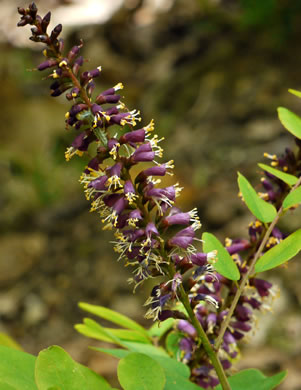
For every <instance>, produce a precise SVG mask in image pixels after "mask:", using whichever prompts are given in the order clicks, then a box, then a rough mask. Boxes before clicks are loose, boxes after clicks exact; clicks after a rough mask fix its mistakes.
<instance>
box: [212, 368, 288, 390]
mask: <svg viewBox="0 0 301 390" xmlns="http://www.w3.org/2000/svg"><path fill="white" fill-rule="evenodd" d="M285 376H286V371H282V372H280V373H279V374H276V375H274V376H271V377H266V376H265V375H263V373H262V372H260V371H259V370H256V369H255V368H250V369H247V370H242V371H240V372H238V373H237V374H235V375H232V376H230V377H229V378H228V380H229V383H230V386H231V389H232V390H242V389H243V390H272V389H275V388H276V386H278V385H279V384H280V383H281V382H282V381H283V379H284V378H285ZM215 390H222V387H221V385H218V386H217V387H215Z"/></svg>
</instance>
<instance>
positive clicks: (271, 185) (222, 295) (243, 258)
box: [176, 138, 301, 388]
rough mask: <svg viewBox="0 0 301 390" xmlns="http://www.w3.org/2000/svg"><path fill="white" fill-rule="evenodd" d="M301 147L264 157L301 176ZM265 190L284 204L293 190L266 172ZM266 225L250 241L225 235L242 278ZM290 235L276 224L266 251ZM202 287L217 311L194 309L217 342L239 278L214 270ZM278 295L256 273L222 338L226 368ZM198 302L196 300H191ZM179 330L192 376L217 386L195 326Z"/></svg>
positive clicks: (255, 227) (253, 226)
mask: <svg viewBox="0 0 301 390" xmlns="http://www.w3.org/2000/svg"><path fill="white" fill-rule="evenodd" d="M295 141H296V143H297V146H298V150H297V151H296V152H295V153H294V152H293V151H292V150H291V149H288V148H287V149H286V150H285V153H284V154H283V155H282V156H281V157H277V156H276V155H270V154H267V153H265V157H266V158H268V159H271V160H272V161H271V162H272V163H271V165H272V167H277V169H279V170H280V171H282V172H286V173H290V174H292V175H295V176H297V177H300V176H301V144H300V141H299V140H298V139H297V138H296V139H295ZM261 184H262V187H263V191H264V192H263V191H262V192H259V195H260V196H261V197H262V198H263V199H265V200H267V201H269V202H270V203H272V204H273V205H274V206H276V207H277V208H279V207H280V206H281V204H282V200H283V198H284V197H285V196H286V195H287V193H288V192H289V189H290V188H289V186H288V185H287V184H286V183H285V182H283V181H282V180H280V179H278V178H277V177H276V176H274V175H272V174H271V173H269V172H267V171H264V172H263V177H262V178H261ZM265 231H266V227H265V226H264V225H263V224H262V222H260V221H259V220H255V221H253V222H251V223H250V225H249V239H233V240H232V239H229V238H227V239H226V242H225V248H226V249H227V251H228V252H229V254H230V255H231V256H232V258H233V260H234V261H235V263H236V265H237V267H238V269H239V272H240V274H241V276H243V275H244V274H245V273H246V272H247V271H248V269H249V265H250V262H251V260H252V258H253V256H254V254H255V252H256V250H257V249H258V248H259V246H260V243H261V240H262V239H263V236H264V233H265ZM285 237H286V235H285V233H283V232H281V231H280V230H279V229H278V228H277V227H275V228H274V229H273V230H272V232H271V235H270V237H269V239H268V241H267V243H266V245H265V247H264V249H263V251H262V253H264V252H266V251H268V250H269V249H270V248H271V247H273V246H275V245H277V244H279V243H280V242H281V240H283V239H284V238H285ZM204 279H205V282H203V283H202V285H198V284H197V283H196V284H195V285H194V287H193V290H194V291H195V293H196V294H205V295H206V296H207V299H209V297H210V296H211V297H212V299H214V300H215V301H216V302H217V303H218V309H217V310H212V306H211V307H210V306H209V307H208V306H204V305H203V304H202V303H198V304H196V305H195V312H196V314H197V318H198V320H199V322H200V323H201V324H202V326H203V329H204V330H205V331H206V333H207V335H208V338H209V339H210V341H211V342H212V343H214V341H215V340H216V338H217V336H218V335H219V333H220V330H221V325H222V323H223V320H224V319H225V317H226V316H227V314H228V309H229V307H230V304H231V302H232V300H233V297H234V295H235V293H236V290H237V287H236V285H235V283H234V282H232V281H230V280H228V279H226V278H224V277H223V276H221V275H219V274H217V273H215V274H214V275H206V276H205V277H204ZM277 295H278V288H277V287H276V286H273V285H272V283H270V282H268V281H266V280H263V279H259V278H256V277H251V278H250V279H249V284H248V286H247V287H246V288H245V290H244V292H243V294H242V295H241V296H240V298H239V301H238V304H237V306H236V308H235V311H234V313H233V316H232V317H231V321H230V323H229V326H228V328H227V329H226V331H225V334H224V336H223V342H222V344H221V347H220V349H219V351H218V354H219V357H220V360H221V363H222V365H223V367H224V369H225V370H227V369H229V368H230V367H231V366H232V363H233V362H235V361H236V359H237V358H238V357H239V346H238V342H240V341H247V340H248V339H249V335H250V333H251V332H252V331H254V330H256V312H258V311H261V312H267V311H270V310H271V303H272V301H273V299H274V298H275V297H276V296H277ZM192 304H193V299H192ZM176 331H177V332H179V338H180V341H179V350H178V358H179V359H180V360H182V361H183V362H184V363H186V364H188V365H189V366H190V367H191V372H192V378H193V380H194V381H195V382H196V383H198V384H199V385H200V386H202V387H203V388H211V387H214V386H216V385H217V384H218V383H219V381H218V378H217V377H216V373H215V371H214V368H213V366H212V364H211V363H210V361H209V360H208V357H207V356H206V355H204V354H200V353H199V347H198V337H197V332H196V329H195V328H194V327H193V325H192V324H191V323H190V322H189V321H188V320H180V321H179V323H178V324H177V327H176Z"/></svg>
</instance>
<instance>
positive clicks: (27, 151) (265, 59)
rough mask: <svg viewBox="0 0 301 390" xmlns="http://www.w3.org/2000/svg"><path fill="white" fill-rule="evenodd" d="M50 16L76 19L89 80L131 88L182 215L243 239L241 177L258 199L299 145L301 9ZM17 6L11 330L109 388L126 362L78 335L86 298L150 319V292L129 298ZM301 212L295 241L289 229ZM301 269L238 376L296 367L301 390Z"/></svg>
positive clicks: (7, 318)
mask: <svg viewBox="0 0 301 390" xmlns="http://www.w3.org/2000/svg"><path fill="white" fill-rule="evenodd" d="M36 3H37V6H38V8H39V11H40V13H41V14H44V13H46V12H47V11H48V10H49V9H51V10H52V11H53V20H54V22H53V24H52V26H54V25H55V23H59V22H61V21H62V22H63V24H64V26H65V27H64V29H63V36H64V37H65V38H66V46H67V47H70V46H71V45H72V44H75V43H78V41H79V39H80V38H83V39H84V42H85V45H84V48H83V54H84V56H85V58H87V59H89V63H88V64H87V66H88V68H89V69H93V68H95V67H96V66H98V65H102V67H103V72H102V75H101V77H100V78H99V80H98V88H99V90H102V89H106V88H109V87H111V86H113V85H115V84H117V83H118V82H120V81H122V82H123V84H124V85H125V89H124V90H123V91H122V94H123V95H124V96H125V98H124V99H123V100H124V101H126V103H127V106H128V107H131V108H137V109H139V110H141V112H142V116H143V120H144V122H143V123H144V124H147V123H148V122H149V121H150V120H151V119H152V118H154V119H155V123H156V131H157V133H158V134H159V135H160V136H165V138H166V140H165V141H164V145H163V146H164V149H165V158H166V159H174V160H175V164H176V170H175V173H176V180H178V181H179V182H180V183H181V185H183V186H184V187H185V190H184V192H183V196H182V197H181V200H180V203H181V206H182V207H183V208H185V209H190V208H192V207H195V206H197V207H198V209H199V213H200V217H201V221H202V223H203V228H204V230H210V231H212V232H215V233H216V234H217V235H218V236H219V237H220V238H221V239H224V238H225V237H226V236H230V237H232V238H235V237H244V236H246V234H247V225H248V223H249V221H250V215H249V214H248V213H247V212H246V210H245V208H244V206H243V205H242V203H241V201H240V200H239V199H238V198H237V196H236V195H237V185H236V171H237V170H240V171H241V172H242V173H244V174H245V175H246V176H248V178H249V179H250V180H251V182H252V183H253V184H254V185H255V186H256V185H258V183H259V168H258V167H256V163H257V162H259V161H263V158H262V155H263V152H270V153H280V154H281V152H282V151H283V150H284V148H285V147H286V146H289V147H292V148H294V143H293V140H292V138H291V137H290V136H289V134H286V133H285V130H284V129H283V128H282V127H281V124H280V123H279V121H278V120H277V113H276V108H277V106H279V105H281V106H286V107H289V108H291V109H292V110H294V111H296V112H298V113H299V114H300V112H301V107H300V100H299V101H298V99H297V98H295V97H293V96H292V95H290V94H289V93H288V92H287V89H288V88H295V89H300V88H301V72H300V68H301V51H300V35H301V1H300V0H264V1H262V0H240V1H239V0H236V1H235V0H111V1H109V0H108V1H106V0H98V1H97V0H94V1H93V0H85V1H84V0H82V1H76V0H74V1H72V0H65V1H59V0H52V1H46V0H45V1H37V2H36ZM18 5H19V6H26V5H27V4H26V3H25V4H22V3H20V2H17V1H15V0H13V1H12V0H10V1H6V0H2V1H1V3H0V14H1V18H2V22H1V26H0V41H1V42H0V46H1V55H0V78H1V88H0V99H1V121H0V126H1V131H0V137H1V142H0V184H1V191H0V205H1V213H0V231H1V236H0V331H5V332H7V333H9V334H10V335H11V336H13V337H14V338H16V339H17V340H18V341H19V342H20V343H21V344H22V345H23V347H24V348H25V349H26V350H27V351H29V352H32V353H37V352H38V351H39V350H40V349H41V348H43V347H46V346H48V345H50V344H60V345H62V346H63V347H65V348H66V349H67V350H68V351H69V352H70V353H71V354H72V356H73V357H74V358H76V359H79V360H81V361H82V362H84V363H87V364H89V365H90V367H92V368H94V369H95V370H97V371H100V372H102V373H103V374H105V375H109V376H110V375H112V372H114V367H115V362H114V360H110V359H108V358H104V357H102V356H100V355H97V354H95V353H93V352H92V351H88V350H87V346H88V345H91V344H94V345H95V344H96V343H93V342H89V341H87V340H85V339H83V338H82V336H79V335H77V334H76V332H75V331H74V330H73V324H75V323H76V322H79V321H80V320H81V318H82V313H81V312H80V311H79V309H78V308H77V302H78V301H87V302H90V303H98V304H101V305H105V306H110V307H112V308H113V309H116V310H120V311H122V312H124V313H126V314H127V315H129V316H131V317H133V318H134V319H136V320H138V321H143V314H144V308H143V307H142V306H141V305H142V303H143V302H144V300H145V298H146V297H147V293H148V291H149V289H148V287H147V286H145V288H144V289H140V290H139V291H138V292H137V293H136V294H135V295H132V292H131V288H130V287H129V286H128V285H127V282H126V279H127V278H128V277H129V273H128V272H129V271H128V270H127V269H124V268H123V267H122V264H118V263H116V261H115V255H114V252H113V250H112V248H111V244H110V243H109V241H110V240H112V235H111V234H110V233H108V232H103V231H102V230H101V223H100V221H99V219H98V217H97V215H96V214H95V215H94V214H89V212H88V210H89V207H88V204H87V202H86V200H85V199H84V196H83V193H82V189H81V187H80V185H79V183H78V178H79V176H80V173H81V170H82V169H83V166H84V165H85V161H84V160H81V159H79V158H76V157H75V158H73V159H72V161H71V162H69V163H66V162H65V160H64V150H65V148H66V147H67V146H68V145H69V143H70V142H71V141H72V138H73V137H72V134H71V132H67V131H66V130H65V129H64V114H65V112H66V111H67V109H68V102H67V101H66V100H65V99H64V98H63V97H61V98H56V99H54V98H51V97H49V93H48V92H49V82H48V81H47V80H46V81H45V80H44V81H42V80H41V79H42V78H43V75H42V74H41V73H38V72H34V71H31V69H32V68H34V67H35V66H37V65H38V64H39V63H40V62H41V61H42V57H41V47H40V46H39V45H36V44H33V43H32V42H30V41H29V40H28V37H29V28H28V27H27V28H22V29H17V28H16V27H15V26H16V23H17V21H18V15H17V13H16V12H15V10H16V7H17V6H18ZM298 223H300V212H299V213H296V214H295V215H293V214H291V215H289V216H288V217H287V218H286V219H285V220H284V222H283V223H282V227H283V229H285V230H287V231H292V229H294V228H295V227H297V226H298ZM299 275H300V265H299V263H298V261H297V260H295V261H293V262H292V263H291V264H289V267H288V268H285V269H284V268H282V269H279V270H276V271H274V272H272V273H270V274H269V275H268V277H269V278H270V280H272V281H273V282H275V283H277V284H278V285H280V288H281V290H282V296H281V297H280V298H279V299H278V300H277V301H276V302H275V305H274V307H275V310H274V314H266V315H265V316H263V318H262V319H261V320H260V327H259V331H258V332H257V333H256V335H255V336H254V337H253V336H252V337H250V343H249V344H248V345H246V346H245V348H244V350H243V359H242V362H241V363H240V366H241V367H248V366H251V365H255V366H256V367H259V368H261V369H264V370H266V373H269V372H274V371H277V370H279V369H280V368H284V367H288V368H289V378H288V379H287V381H286V382H285V385H284V387H283V389H286V390H297V389H301V386H300V384H299V383H300V382H301V376H300V374H299V372H300V368H301V341H300V337H299V335H300V332H301V312H300V303H301V288H300V283H299Z"/></svg>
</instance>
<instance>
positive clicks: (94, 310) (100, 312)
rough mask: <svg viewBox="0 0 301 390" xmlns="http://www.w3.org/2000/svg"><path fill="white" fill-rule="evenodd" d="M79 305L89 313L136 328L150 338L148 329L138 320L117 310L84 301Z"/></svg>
mask: <svg viewBox="0 0 301 390" xmlns="http://www.w3.org/2000/svg"><path fill="white" fill-rule="evenodd" d="M78 306H79V307H80V308H81V309H82V310H85V311H87V312H88V313H91V314H95V315H96V316H98V317H100V318H103V319H105V320H108V321H111V322H113V323H114V324H117V325H120V326H122V327H123V328H126V329H132V330H136V331H137V332H140V333H142V334H144V335H145V336H146V337H147V338H148V334H147V331H146V330H145V329H144V328H143V326H141V325H139V324H138V323H137V322H136V321H133V320H132V319H130V318H129V317H127V316H125V315H123V314H120V313H117V312H116V311H114V310H111V309H108V308H106V307H103V306H97V305H90V304H89V303H84V302H80V303H79V304H78Z"/></svg>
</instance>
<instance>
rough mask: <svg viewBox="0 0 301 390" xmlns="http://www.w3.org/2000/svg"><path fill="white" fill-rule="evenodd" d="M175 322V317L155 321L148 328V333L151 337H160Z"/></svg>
mask: <svg viewBox="0 0 301 390" xmlns="http://www.w3.org/2000/svg"><path fill="white" fill-rule="evenodd" d="M174 323H175V319H174V318H167V320H165V321H162V322H159V321H158V322H155V323H154V325H153V326H152V327H151V328H150V329H148V331H147V332H148V334H149V336H150V337H157V338H158V339H160V338H161V337H162V336H163V335H164V333H166V332H167V331H168V330H169V329H170V328H171V327H172V326H173V324H174Z"/></svg>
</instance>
